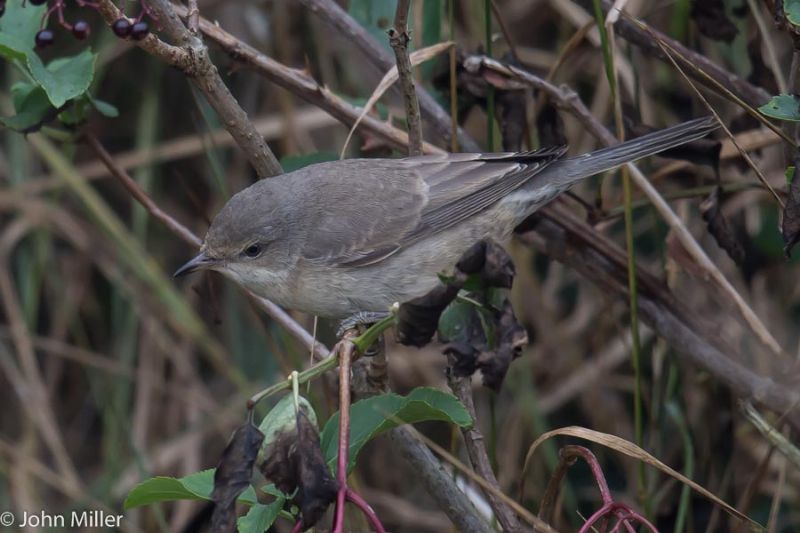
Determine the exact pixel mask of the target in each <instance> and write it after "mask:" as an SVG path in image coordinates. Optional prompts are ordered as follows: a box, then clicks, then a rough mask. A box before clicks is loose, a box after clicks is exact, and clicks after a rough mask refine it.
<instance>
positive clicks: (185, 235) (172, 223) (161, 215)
mask: <svg viewBox="0 0 800 533" xmlns="http://www.w3.org/2000/svg"><path fill="white" fill-rule="evenodd" d="M85 138H86V141H87V143H88V144H89V146H90V147H91V148H92V150H94V153H95V154H96V155H97V157H99V158H100V160H101V161H102V162H103V163H104V164H105V165H106V167H107V168H108V170H109V172H111V175H112V176H114V177H115V178H117V179H118V180H119V181H120V183H122V186H123V187H125V188H126V189H127V190H128V192H129V193H131V196H133V197H134V199H136V201H137V202H139V203H140V204H141V205H142V206H143V207H144V208H145V209H146V210H147V212H148V213H150V214H151V215H152V216H153V218H155V219H156V220H158V221H159V222H161V223H162V224H164V225H165V226H167V228H169V229H170V230H171V231H172V232H173V233H175V234H176V235H177V236H178V237H180V238H181V239H183V240H184V241H186V242H187V243H189V244H191V245H193V246H200V245H201V244H203V241H202V240H201V239H200V238H199V237H198V236H197V235H195V234H194V233H192V232H191V230H189V228H187V227H186V226H184V225H183V224H181V223H180V222H178V221H177V220H175V219H174V218H172V217H171V216H169V215H168V214H166V213H165V212H164V211H162V210H161V208H160V207H158V206H157V205H156V203H155V202H154V201H153V199H152V198H150V196H148V195H147V193H146V192H144V190H142V188H141V187H139V185H138V184H137V183H136V181H134V179H133V178H132V177H130V176H129V175H128V173H127V172H125V171H124V170H122V168H120V167H119V166H117V165H116V163H114V159H113V158H112V157H111V154H109V153H108V152H107V151H106V149H105V148H104V147H103V145H102V144H100V141H99V140H98V139H97V137H95V135H94V134H93V133H87V134H86V136H85Z"/></svg>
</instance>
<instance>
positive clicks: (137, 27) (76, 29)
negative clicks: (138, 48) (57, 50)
mask: <svg viewBox="0 0 800 533" xmlns="http://www.w3.org/2000/svg"><path fill="white" fill-rule="evenodd" d="M51 1H52V3H51V5H50V8H49V9H48V10H47V12H45V14H44V16H43V17H42V26H41V29H40V30H39V31H38V32H37V33H36V38H35V41H36V47H37V48H45V47H48V46H50V45H52V44H53V43H55V41H56V37H55V33H54V32H53V30H51V29H49V28H48V27H47V22H48V20H49V19H50V15H52V14H54V13H55V14H56V16H57V17H58V23H59V25H60V26H61V27H63V28H64V29H66V30H67V31H69V32H70V33H72V36H73V37H75V38H76V39H79V40H84V39H87V38H88V37H89V35H91V33H92V28H91V26H90V25H89V23H88V22H86V21H85V20H77V21H76V22H74V23H70V22H68V21H67V20H66V19H65V18H64V9H65V8H66V0H51ZM140 1H141V4H142V10H141V12H140V13H139V15H138V16H137V17H136V18H135V19H132V20H131V19H128V18H126V17H124V16H123V17H120V18H119V19H117V20H115V21H114V23H113V24H112V25H111V29H112V30H113V32H114V34H115V35H116V36H117V37H120V38H121V39H128V38H130V39H133V40H136V41H140V40H142V39H144V38H145V37H147V35H148V34H149V33H150V25H149V24H148V23H147V21H145V20H143V19H144V17H145V16H147V17H149V18H151V19H154V20H155V16H154V15H153V13H152V12H151V11H150V9H149V8H148V7H147V4H146V3H145V0H140ZM25 2H28V3H30V4H31V5H34V6H41V5H44V4H46V3H47V2H48V0H24V1H23V7H24V6H25ZM75 3H76V4H78V6H79V7H88V8H91V9H95V10H96V9H98V8H99V7H100V6H99V5H98V4H97V3H96V2H93V1H92V0H75ZM5 11H6V0H0V17H2V16H3V14H4V13H5Z"/></svg>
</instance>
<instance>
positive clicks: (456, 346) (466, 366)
mask: <svg viewBox="0 0 800 533" xmlns="http://www.w3.org/2000/svg"><path fill="white" fill-rule="evenodd" d="M442 353H443V354H445V355H446V356H447V360H448V361H449V363H450V370H451V371H452V372H453V375H454V376H456V377H459V378H464V377H467V376H471V375H472V374H474V373H475V371H476V370H477V369H478V355H480V354H479V352H478V350H477V349H476V348H474V347H473V346H472V345H471V344H468V343H466V342H451V343H448V344H447V345H445V347H444V349H443V350H442Z"/></svg>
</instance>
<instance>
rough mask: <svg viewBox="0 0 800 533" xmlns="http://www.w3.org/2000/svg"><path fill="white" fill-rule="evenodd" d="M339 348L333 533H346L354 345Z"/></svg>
mask: <svg viewBox="0 0 800 533" xmlns="http://www.w3.org/2000/svg"><path fill="white" fill-rule="evenodd" d="M339 346H340V349H339V455H338V457H337V458H336V480H337V481H338V482H339V492H338V493H337V494H336V511H335V514H334V519H333V532H332V533H342V532H343V531H344V504H345V500H346V497H347V459H348V457H349V453H348V452H349V450H350V358H351V356H352V354H353V344H352V343H351V342H349V341H347V340H345V341H344V342H342V343H341V344H340V345H339Z"/></svg>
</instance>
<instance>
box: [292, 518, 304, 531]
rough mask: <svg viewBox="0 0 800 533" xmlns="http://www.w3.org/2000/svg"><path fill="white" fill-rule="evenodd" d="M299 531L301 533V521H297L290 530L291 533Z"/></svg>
mask: <svg viewBox="0 0 800 533" xmlns="http://www.w3.org/2000/svg"><path fill="white" fill-rule="evenodd" d="M301 531H303V521H302V520H298V521H297V522H296V523H295V524H294V527H293V528H292V533H300V532H301Z"/></svg>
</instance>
